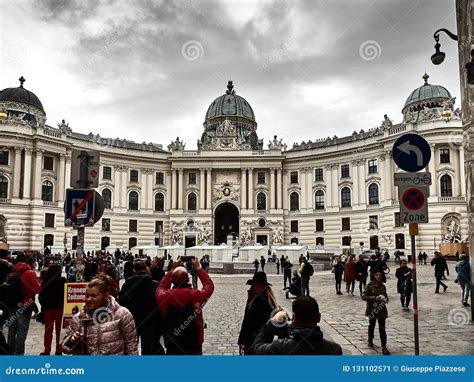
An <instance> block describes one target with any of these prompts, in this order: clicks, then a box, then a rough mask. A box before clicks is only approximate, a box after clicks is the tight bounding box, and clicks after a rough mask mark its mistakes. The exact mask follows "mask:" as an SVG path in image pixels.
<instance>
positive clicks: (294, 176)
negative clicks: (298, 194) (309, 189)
mask: <svg viewBox="0 0 474 382" xmlns="http://www.w3.org/2000/svg"><path fill="white" fill-rule="evenodd" d="M290 183H292V184H294V183H298V171H292V172H290Z"/></svg>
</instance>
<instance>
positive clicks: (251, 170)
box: [248, 168, 254, 210]
mask: <svg viewBox="0 0 474 382" xmlns="http://www.w3.org/2000/svg"><path fill="white" fill-rule="evenodd" d="M248 197H249V199H248V206H249V210H253V199H254V195H253V168H249V193H248Z"/></svg>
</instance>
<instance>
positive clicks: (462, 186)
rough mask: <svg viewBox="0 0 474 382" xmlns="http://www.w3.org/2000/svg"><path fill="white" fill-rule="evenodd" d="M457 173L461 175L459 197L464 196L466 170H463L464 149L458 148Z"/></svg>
mask: <svg viewBox="0 0 474 382" xmlns="http://www.w3.org/2000/svg"><path fill="white" fill-rule="evenodd" d="M459 172H460V174H461V176H460V178H461V196H467V195H466V169H465V168H464V148H463V146H462V145H461V146H459Z"/></svg>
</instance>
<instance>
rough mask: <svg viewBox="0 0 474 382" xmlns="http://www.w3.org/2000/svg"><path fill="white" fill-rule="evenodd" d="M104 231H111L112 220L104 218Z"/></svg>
mask: <svg viewBox="0 0 474 382" xmlns="http://www.w3.org/2000/svg"><path fill="white" fill-rule="evenodd" d="M102 231H110V219H106V218H102Z"/></svg>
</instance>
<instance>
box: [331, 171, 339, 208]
mask: <svg viewBox="0 0 474 382" xmlns="http://www.w3.org/2000/svg"><path fill="white" fill-rule="evenodd" d="M338 184H339V165H338V164H335V165H333V166H332V205H333V207H338V206H339V187H338V186H337V185H338Z"/></svg>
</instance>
